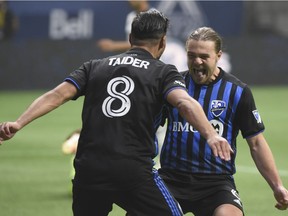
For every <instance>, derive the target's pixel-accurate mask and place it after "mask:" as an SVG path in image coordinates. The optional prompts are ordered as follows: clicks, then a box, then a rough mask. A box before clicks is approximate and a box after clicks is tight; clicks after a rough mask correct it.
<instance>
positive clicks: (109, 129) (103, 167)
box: [65, 48, 186, 189]
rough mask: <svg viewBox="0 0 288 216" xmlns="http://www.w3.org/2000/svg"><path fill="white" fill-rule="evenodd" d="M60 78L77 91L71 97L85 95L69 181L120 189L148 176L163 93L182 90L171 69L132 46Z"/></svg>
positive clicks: (87, 63) (155, 147)
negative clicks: (74, 172)
mask: <svg viewBox="0 0 288 216" xmlns="http://www.w3.org/2000/svg"><path fill="white" fill-rule="evenodd" d="M65 80H66V81H67V82H70V83H72V84H73V85H75V87H76V88H77V89H78V95H77V96H76V97H75V99H77V98H78V97H80V96H82V95H83V96H85V99H84V105H83V110H82V130H81V134H80V138H79V142H78V148H77V153H76V156H75V160H74V167H75V171H76V175H75V179H74V183H76V184H81V185H95V187H96V185H97V187H99V188H102V189H104V188H105V189H113V188H114V189H117V188H118V189H119V186H121V187H123V188H125V187H133V186H135V184H141V182H140V180H141V181H143V180H144V181H145V178H147V177H149V178H150V177H151V171H152V166H153V161H152V158H153V157H155V155H156V153H157V150H158V147H157V146H155V142H154V140H155V132H156V130H157V128H158V126H159V124H160V122H161V119H162V117H161V115H162V108H163V105H164V103H165V97H166V94H167V93H168V92H169V91H171V90H172V89H173V88H182V89H185V91H186V87H185V84H184V83H185V82H184V79H183V77H182V76H181V75H180V73H179V72H178V71H177V69H176V68H175V66H173V65H167V64H164V63H163V62H161V61H159V60H157V59H155V58H153V56H152V55H151V54H150V53H149V52H148V51H146V50H144V49H139V48H134V49H131V50H129V51H127V52H125V53H122V54H119V55H115V56H110V57H107V58H104V59H98V60H91V61H88V62H86V63H84V64H83V65H82V66H81V67H80V68H79V69H77V70H75V71H73V72H72V73H71V74H70V75H69V76H68V77H67V78H66V79H65Z"/></svg>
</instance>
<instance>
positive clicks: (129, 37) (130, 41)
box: [129, 33, 132, 46]
mask: <svg viewBox="0 0 288 216" xmlns="http://www.w3.org/2000/svg"><path fill="white" fill-rule="evenodd" d="M131 41H132V39H131V33H130V34H129V43H130V45H131V46H132V43H131Z"/></svg>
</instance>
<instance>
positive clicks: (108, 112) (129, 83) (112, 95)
mask: <svg viewBox="0 0 288 216" xmlns="http://www.w3.org/2000/svg"><path fill="white" fill-rule="evenodd" d="M120 85H121V87H122V88H121V90H120V91H119V88H117V87H119V86H120ZM134 87H135V84H134V81H133V80H132V79H131V78H129V77H128V76H122V77H115V78H113V79H111V80H110V82H109V83H108V85H107V92H108V94H109V96H108V97H107V98H106V99H105V100H104V102H103V104H102V111H103V114H104V115H105V116H107V117H108V118H113V117H121V116H124V115H126V114H127V113H128V112H129V110H130V108H131V101H130V99H129V97H128V95H130V94H131V93H132V92H133V90H134ZM116 103H117V108H118V109H113V108H112V107H113V104H114V105H115V104H116ZM114 108H115V107H114Z"/></svg>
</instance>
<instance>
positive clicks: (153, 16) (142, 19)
mask: <svg viewBox="0 0 288 216" xmlns="http://www.w3.org/2000/svg"><path fill="white" fill-rule="evenodd" d="M168 26H169V20H168V18H167V17H166V16H165V15H164V14H163V13H161V12H160V11H158V10H156V9H150V10H148V11H145V12H140V13H139V14H138V15H137V16H136V17H135V18H134V20H133V22H132V26H131V40H132V41H131V42H132V43H133V44H137V43H139V42H140V41H143V40H150V41H151V40H159V39H161V38H162V37H163V36H165V35H166V33H167V29H168Z"/></svg>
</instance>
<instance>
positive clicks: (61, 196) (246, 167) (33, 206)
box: [0, 87, 288, 216]
mask: <svg viewBox="0 0 288 216" xmlns="http://www.w3.org/2000/svg"><path fill="white" fill-rule="evenodd" d="M252 90H253V93H254V97H255V100H256V103H257V105H258V110H259V111H260V114H261V117H262V119H263V120H264V123H265V126H266V131H265V132H264V135H265V137H266V139H267V140H268V142H269V144H270V147H271V149H272V152H273V153H274V156H275V160H276V163H277V166H278V169H279V170H280V174H281V176H282V180H283V182H284V184H285V185H286V187H288V174H287V172H288V169H287V150H288V145H287V138H286V136H285V133H286V128H287V126H286V122H288V115H287V114H286V107H288V102H287V100H286V98H287V95H288V88H287V87H254V88H252ZM42 93H43V92H42V91H25V92H3V91H2V92H1V94H0V102H1V112H0V122H2V121H7V120H15V119H16V118H17V117H18V116H19V115H20V114H21V113H22V111H23V110H24V109H26V108H27V106H28V105H29V104H30V103H31V102H32V100H33V99H35V98H36V97H37V96H39V95H40V94H42ZM82 102H83V99H80V100H79V101H75V102H69V103H67V104H65V105H63V106H62V107H60V108H59V109H57V110H55V111H53V112H52V113H49V114H47V115H46V116H44V117H42V118H40V119H37V120H36V121H34V122H32V123H31V124H30V125H28V126H26V127H25V128H24V129H23V130H22V131H20V132H19V133H18V134H17V135H16V136H15V137H14V138H13V139H12V140H9V141H7V142H5V143H4V144H3V146H1V148H0V173H1V174H0V175H1V177H0V212H1V213H0V215H1V216H36V215H37V216H39V215H41V216H46V215H47V216H48V215H49V216H51V215H53V216H58V215H59V216H69V215H72V211H71V204H72V200H71V193H70V189H71V183H70V160H71V156H69V155H63V154H62V152H61V144H62V142H63V141H64V139H65V138H66V136H68V134H69V133H70V132H71V131H73V130H74V129H76V128H77V127H80V126H81V107H82ZM237 164H238V172H237V174H236V175H235V179H236V183H237V185H238V190H239V191H240V196H241V198H242V202H243V203H244V208H245V213H246V215H248V216H274V215H279V216H281V215H287V211H283V212H281V211H278V210H276V209H275V208H274V204H275V201H274V198H273V193H272V191H271V190H270V188H269V186H268V185H267V183H266V182H265V181H264V179H263V178H262V177H261V176H260V174H259V172H258V171H257V170H256V169H255V166H254V163H253V161H252V159H251V156H250V153H249V149H248V145H247V144H246V142H245V140H243V139H242V137H241V135H239V138H238V155H237ZM109 215H110V216H121V215H125V213H124V211H123V210H122V209H120V208H119V207H117V206H114V208H113V211H112V212H111V213H110V214H109ZM187 215H192V214H187Z"/></svg>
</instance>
